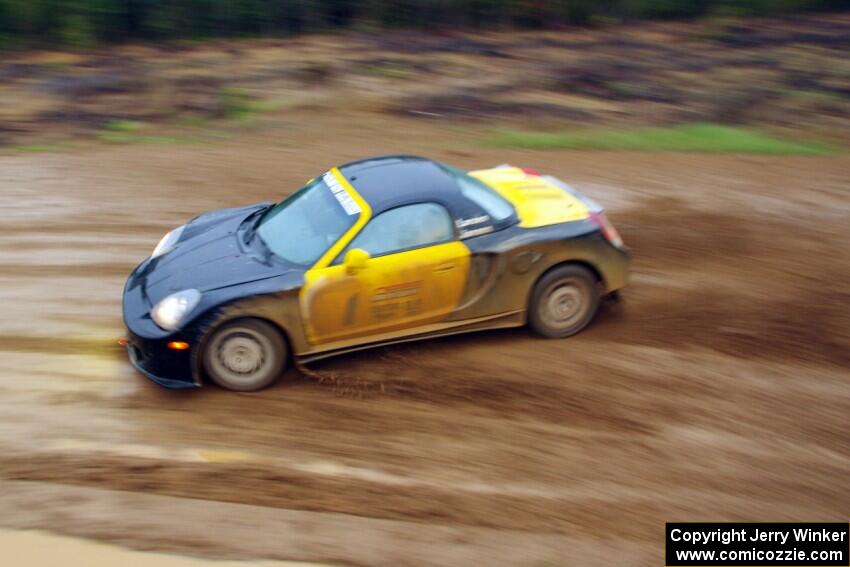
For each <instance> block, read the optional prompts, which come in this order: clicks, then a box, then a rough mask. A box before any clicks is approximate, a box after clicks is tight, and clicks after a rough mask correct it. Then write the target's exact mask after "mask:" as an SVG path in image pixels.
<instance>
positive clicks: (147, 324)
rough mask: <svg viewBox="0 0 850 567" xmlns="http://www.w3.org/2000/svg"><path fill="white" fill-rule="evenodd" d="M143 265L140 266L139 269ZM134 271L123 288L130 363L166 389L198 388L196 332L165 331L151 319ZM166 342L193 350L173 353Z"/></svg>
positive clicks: (148, 304)
mask: <svg viewBox="0 0 850 567" xmlns="http://www.w3.org/2000/svg"><path fill="white" fill-rule="evenodd" d="M144 265H145V264H144V263H143V264H142V265H141V266H140V268H141V267H143V266H144ZM138 270H139V268H137V269H136V270H134V271H133V273H132V274H131V275H130V278H129V279H128V280H127V285H126V286H125V287H124V297H123V305H122V308H123V315H124V325H125V326H126V327H127V354H128V356H129V357H130V363H131V364H132V365H133V366H134V367H135V368H136V369H137V370H138V371H139V372H141V373H142V374H144V375H145V376H147V377H148V378H149V379H151V380H152V381H154V382H156V383H157V384H159V385H160V386H164V387H166V388H195V387H198V386H200V385H201V381H200V377H199V373H198V372H197V371H196V368H195V366H196V365H195V362H194V357H195V352H196V349H195V348H194V345H195V344H196V342H197V338H198V337H197V336H196V333H195V332H192V331H187V330H181V331H177V332H173V333H172V332H168V331H164V330H163V329H160V328H159V327H158V326H157V325H156V323H154V322H153V320H152V319H151V317H150V309H151V306H150V303H149V302H148V300H147V298H146V297H145V294H144V292H143V290H142V286H141V284H140V282H139V281H138V279H137V278H136V273H137V271H138ZM169 341H185V342H188V343H189V344H190V345H193V348H190V349H188V350H172V349H170V348H168V343H169Z"/></svg>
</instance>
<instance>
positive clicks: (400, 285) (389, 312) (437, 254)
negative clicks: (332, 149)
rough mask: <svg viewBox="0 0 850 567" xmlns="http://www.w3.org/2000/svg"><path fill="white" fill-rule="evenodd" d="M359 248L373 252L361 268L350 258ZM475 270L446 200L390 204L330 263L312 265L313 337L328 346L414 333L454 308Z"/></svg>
mask: <svg viewBox="0 0 850 567" xmlns="http://www.w3.org/2000/svg"><path fill="white" fill-rule="evenodd" d="M353 249H360V250H364V251H365V252H367V253H368V254H369V256H370V257H369V259H368V260H366V262H365V264H364V266H363V267H362V269H359V270H358V271H356V273H351V271H350V270H349V269H348V268H347V267H346V266H345V264H344V258H345V255H346V253H347V252H348V251H349V250H353ZM468 272H469V250H468V248H467V247H466V246H465V245H464V244H463V243H461V242H460V241H458V240H457V238H456V234H455V230H454V223H453V221H452V218H451V216H450V215H449V213H448V211H447V210H446V209H445V208H444V207H443V206H442V205H439V204H437V203H417V204H412V205H405V206H402V207H397V208H394V209H390V210H388V211H385V212H383V213H381V214H379V215H377V216H376V217H374V218H373V219H372V220H371V221H369V223H368V224H367V225H366V226H365V227H363V229H362V230H361V231H360V233H359V234H357V236H355V237H354V239H353V240H352V241H351V243H350V244H349V245H348V246H347V247H346V248H345V249H344V250H343V251H342V252H341V253H340V254H339V256H338V257H337V258H336V259H335V260H334V261H333V262H332V263H331V265H329V266H327V267H325V268H320V269H314V270H310V271H309V272H308V275H307V282H306V284H305V293H304V294H303V296H302V311H303V316H304V320H305V323H306V328H307V330H308V333H307V334H308V340H309V341H310V342H311V344H313V345H327V344H329V343H333V342H337V341H349V342H350V341H355V340H356V339H361V338H362V339H363V340H364V341H369V340H370V339H372V340H378V338H384V337H381V335H387V334H388V335H390V336H389V338H392V336H393V335H394V334H397V335H399V336H402V335H407V334H414V333H415V332H416V330H417V329H418V328H420V327H423V326H425V325H429V324H432V323H436V322H439V321H441V320H443V319H444V318H445V317H446V316H447V315H449V314H450V313H452V311H454V309H455V308H456V307H457V305H458V303H459V302H460V299H461V296H462V295H463V292H464V287H465V285H466V281H467V277H468Z"/></svg>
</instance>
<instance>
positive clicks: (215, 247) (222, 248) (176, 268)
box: [138, 203, 292, 305]
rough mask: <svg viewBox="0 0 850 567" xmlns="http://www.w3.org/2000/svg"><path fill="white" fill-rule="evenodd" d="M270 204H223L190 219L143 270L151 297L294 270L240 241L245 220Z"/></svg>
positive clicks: (204, 288)
mask: <svg viewBox="0 0 850 567" xmlns="http://www.w3.org/2000/svg"><path fill="white" fill-rule="evenodd" d="M270 205H271V203H258V204H256V205H251V206H248V207H240V208H231V209H220V210H217V211H212V212H209V213H205V214H202V215H200V216H197V217H195V218H194V219H192V220H191V221H189V222H188V223H187V224H186V226H185V227H184V229H183V233H182V234H181V236H180V240H179V241H178V242H177V244H176V245H175V247H174V249H173V250H171V251H170V252H167V253H165V254H163V255H162V256H160V257H158V258H154V259H153V260H150V261H149V262H148V264H147V265H145V266H144V267H143V268H142V270H140V272H139V273H138V276H139V277H140V278H142V279H143V282H142V283H143V285H144V292H145V295H147V297H148V301H150V303H151V304H152V305H155V304H156V303H157V302H158V301H159V300H160V299H162V298H163V297H165V296H167V295H169V294H171V293H174V292H176V291H180V290H183V289H189V288H192V289H197V290H198V291H201V292H204V291H211V290H214V289H219V288H223V287H229V286H233V285H239V284H244V283H249V282H254V281H257V280H262V279H266V278H273V277H276V276H279V275H281V274H284V273H286V272H288V271H290V270H291V269H292V267H291V266H286V265H283V264H280V263H278V262H264V261H262V260H261V259H260V257H259V256H258V255H256V254H253V253H252V252H251V251H250V250H248V249H246V247H245V245H244V244H242V243H241V242H240V241H239V238H240V237H241V235H242V232H241V231H239V228H240V226H241V225H242V224H243V222H244V221H245V220H246V219H248V217H252V218H251V219H249V220H250V221H253V220H254V218H255V217H256V215H257V214H260V211H262V210H264V209H266V208H268V207H269V206H270ZM246 224H247V223H246ZM237 231H239V232H238V233H237Z"/></svg>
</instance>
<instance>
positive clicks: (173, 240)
mask: <svg viewBox="0 0 850 567" xmlns="http://www.w3.org/2000/svg"><path fill="white" fill-rule="evenodd" d="M184 227H185V225H184V226H178V227H177V228H175V229H174V230H172V231H171V232H169V233H168V234H166V235H165V236H163V237H162V239H161V240H160V241H159V244H157V245H156V248H154V249H153V254H151V258H156V257H157V256H162V255H163V254H165V253H166V252H170V251H171V250H172V249H173V248H174V245H175V244H177V241H178V240H180V235H182V234H183V228H184Z"/></svg>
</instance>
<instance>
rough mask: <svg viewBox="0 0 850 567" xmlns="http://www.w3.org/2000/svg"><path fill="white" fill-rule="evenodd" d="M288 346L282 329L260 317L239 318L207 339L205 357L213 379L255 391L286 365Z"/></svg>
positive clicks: (242, 389)
mask: <svg viewBox="0 0 850 567" xmlns="http://www.w3.org/2000/svg"><path fill="white" fill-rule="evenodd" d="M287 357H288V349H287V347H286V341H285V340H284V338H283V337H282V336H281V334H280V333H279V332H278V330H277V329H276V328H275V327H273V326H272V325H270V324H269V323H266V322H265V321H261V320H259V319H239V320H237V321H233V322H231V323H226V324H224V325H222V326H221V327H219V328H217V329H216V330H215V331H213V333H212V334H211V335H210V336H209V338H208V339H207V340H205V341H204V345H203V350H202V352H201V359H202V361H203V365H204V370H205V371H206V373H207V375H208V376H209V377H210V378H211V379H212V381H213V382H215V383H216V384H218V385H219V386H221V387H222V388H225V389H227V390H235V391H238V392H252V391H254V390H261V389H263V388H265V387H267V386H269V385H271V384H272V383H273V382H274V381H275V380H277V379H278V377H279V376H280V375H281V373H282V372H283V369H284V368H285V367H286V360H287Z"/></svg>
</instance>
